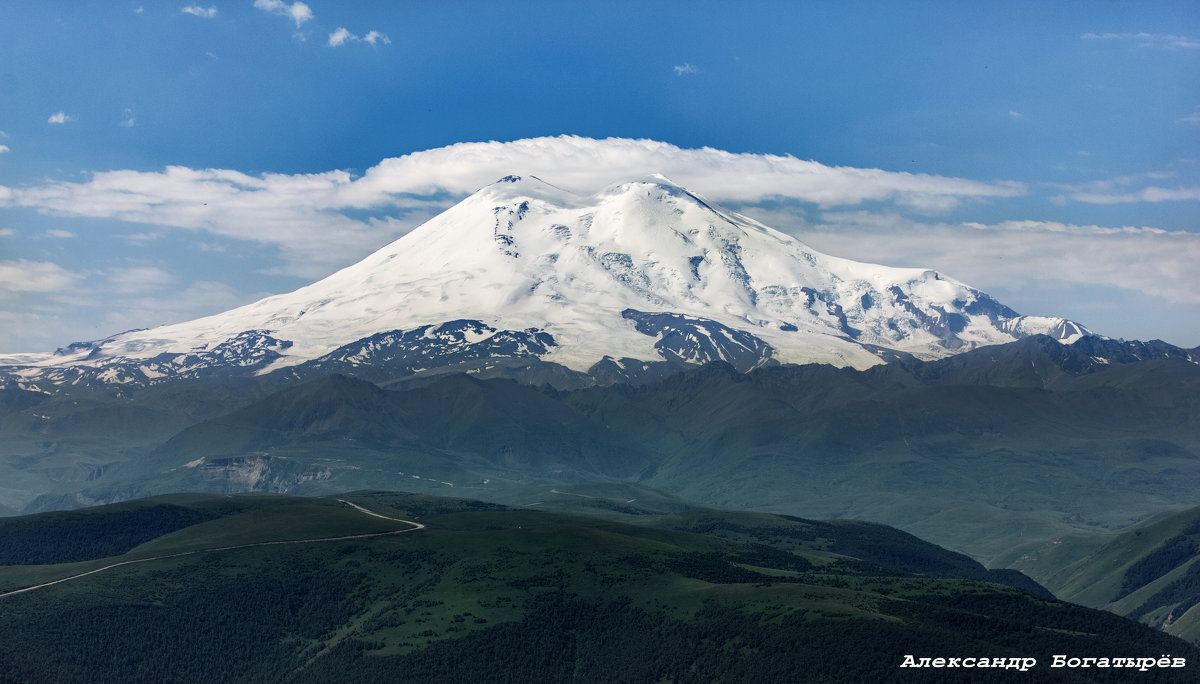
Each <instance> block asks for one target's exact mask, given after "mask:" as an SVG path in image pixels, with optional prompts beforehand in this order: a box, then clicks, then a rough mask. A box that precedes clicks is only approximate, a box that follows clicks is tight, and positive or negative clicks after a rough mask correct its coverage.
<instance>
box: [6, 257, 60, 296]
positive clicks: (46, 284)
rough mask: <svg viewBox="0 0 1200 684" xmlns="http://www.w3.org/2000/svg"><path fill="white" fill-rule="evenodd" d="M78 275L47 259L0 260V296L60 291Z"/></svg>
mask: <svg viewBox="0 0 1200 684" xmlns="http://www.w3.org/2000/svg"><path fill="white" fill-rule="evenodd" d="M78 278H79V275H78V274H76V273H72V272H71V271H68V270H67V269H65V268H63V267H61V266H59V265H58V264H55V263H51V262H49V261H28V260H25V259H17V260H15V261H0V296H3V295H5V294H6V293H13V292H38V293H48V292H61V291H63V290H69V289H70V288H71V287H73V286H74V285H75V281H76V280H77V279H78Z"/></svg>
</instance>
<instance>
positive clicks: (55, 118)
mask: <svg viewBox="0 0 1200 684" xmlns="http://www.w3.org/2000/svg"><path fill="white" fill-rule="evenodd" d="M74 120H75V117H73V116H67V114H66V112H61V111H60V112H55V113H53V114H51V115H50V118H48V119H46V123H49V124H65V123H67V122H68V121H74Z"/></svg>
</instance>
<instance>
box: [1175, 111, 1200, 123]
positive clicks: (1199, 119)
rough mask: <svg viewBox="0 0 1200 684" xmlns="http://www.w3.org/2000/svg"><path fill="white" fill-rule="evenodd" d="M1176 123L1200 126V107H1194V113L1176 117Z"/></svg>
mask: <svg viewBox="0 0 1200 684" xmlns="http://www.w3.org/2000/svg"><path fill="white" fill-rule="evenodd" d="M1175 123H1181V124H1189V125H1191V126H1200V107H1196V108H1194V109H1192V113H1191V114H1188V115H1186V116H1181V117H1179V118H1178V119H1175Z"/></svg>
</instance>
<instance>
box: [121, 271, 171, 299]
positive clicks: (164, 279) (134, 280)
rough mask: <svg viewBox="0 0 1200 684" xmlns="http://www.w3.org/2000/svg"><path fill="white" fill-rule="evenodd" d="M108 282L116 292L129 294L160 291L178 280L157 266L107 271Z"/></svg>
mask: <svg viewBox="0 0 1200 684" xmlns="http://www.w3.org/2000/svg"><path fill="white" fill-rule="evenodd" d="M108 281H109V283H110V284H111V285H112V287H113V289H114V290H115V291H116V292H119V293H122V294H131V293H147V292H155V291H158V290H162V289H164V288H166V287H170V286H172V285H174V284H175V283H176V282H178V279H177V278H176V277H175V276H174V275H172V274H170V273H168V272H167V271H165V270H163V269H161V268H158V267H157V266H130V267H125V268H114V269H111V270H109V272H108Z"/></svg>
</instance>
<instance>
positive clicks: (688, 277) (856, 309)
mask: <svg viewBox="0 0 1200 684" xmlns="http://www.w3.org/2000/svg"><path fill="white" fill-rule="evenodd" d="M1031 334H1049V335H1051V336H1054V337H1056V338H1057V339H1060V340H1062V341H1064V342H1072V341H1074V340H1076V339H1079V338H1080V337H1083V336H1085V335H1088V334H1090V332H1089V331H1088V330H1087V329H1085V328H1083V327H1082V326H1080V325H1078V324H1076V323H1073V322H1071V321H1065V320H1062V319H1052V318H1042V317H1025V316H1019V315H1018V314H1017V313H1016V312H1014V311H1012V310H1011V309H1009V308H1008V307H1005V306H1003V305H1002V304H1000V303H998V302H997V301H995V300H994V299H992V298H991V297H990V296H988V295H987V294H985V293H983V292H980V291H979V290H976V289H973V288H971V287H968V286H967V285H964V284H963V283H960V282H958V281H955V280H953V279H951V278H948V277H946V276H944V275H941V274H939V273H937V272H934V271H931V270H925V269H919V268H892V267H885V266H878V265H872V264H866V263H860V262H855V261H850V260H848V259H841V258H837V257H833V256H828V255H825V254H821V253H820V252H817V251H815V250H813V249H811V248H809V247H807V246H806V245H804V244H803V243H801V242H800V241H798V240H796V239H795V238H792V237H790V236H788V235H785V234H783V233H781V232H779V231H776V230H773V229H771V228H768V227H767V226H764V225H762V224H760V223H758V222H757V221H754V220H752V219H749V218H747V217H745V216H741V215H739V214H736V213H733V212H730V211H727V210H725V209H722V208H720V207H718V206H716V205H715V204H713V203H712V202H710V201H708V200H706V199H704V198H703V197H700V196H698V195H695V194H693V193H691V192H689V191H687V190H686V189H684V188H682V187H679V186H677V185H675V184H673V183H671V182H670V181H668V180H667V179H665V178H663V177H661V176H654V177H649V178H643V179H637V180H632V181H628V182H623V183H619V184H616V185H613V186H610V187H608V188H606V189H604V190H602V191H601V192H599V193H597V194H594V195H590V196H581V195H576V194H573V193H571V192H567V191H565V190H562V189H560V188H557V187H554V186H553V185H550V184H548V183H546V182H543V181H541V180H539V179H537V178H534V177H529V178H518V177H513V176H510V177H506V178H504V179H502V180H500V181H498V182H497V183H494V184H492V185H489V186H487V187H485V188H483V189H481V190H479V191H478V192H476V193H475V194H474V195H472V196H470V197H468V198H467V199H465V200H463V201H462V202H460V203H459V204H457V205H455V206H454V207H452V208H451V209H449V210H447V211H446V212H445V213H443V214H441V215H439V216H437V217H435V218H434V219H432V220H430V221H429V222H427V223H425V224H424V225H422V226H421V227H419V228H417V229H416V230H414V231H413V232H411V233H409V234H408V235H406V236H404V237H402V238H400V239H398V240H396V241H395V242H393V243H391V244H389V245H387V246H385V247H384V248H382V249H380V250H378V251H377V252H375V253H374V254H371V255H370V256H368V257H367V258H365V259H363V260H362V261H360V262H359V263H357V264H354V265H352V266H350V267H347V268H345V269H343V270H341V271H339V272H337V273H334V274H333V275H331V276H329V277H327V278H325V279H323V280H321V281H318V282H316V283H313V284H311V285H308V286H306V287H303V288H300V289H298V290H296V291H294V292H290V293H287V294H281V295H276V296H272V297H268V298H266V299H263V300H260V301H258V302H255V303H253V304H250V305H247V306H243V307H240V308H237V309H233V310H231V311H227V312H225V313H221V314H218V315H215V316H209V317H206V318H201V319H197V320H193V321H188V322H185V323H179V324H175V325H168V326H163V327H159V328H153V329H148V330H138V331H131V332H126V333H121V334H119V335H114V336H112V337H110V338H107V339H104V340H100V341H96V342H87V343H77V344H73V345H71V346H69V347H67V348H66V349H60V350H58V352H55V353H54V354H46V355H43V356H41V357H33V356H30V355H21V356H20V357H7V358H5V357H0V366H3V367H4V368H0V370H3V371H4V372H5V373H6V374H7V375H8V376H9V377H10V378H12V379H20V380H21V381H22V382H25V383H30V382H34V383H37V382H40V383H45V382H51V383H54V384H64V383H67V384H70V383H79V382H88V383H91V382H104V383H152V382H154V381H156V380H160V379H163V378H175V377H193V376H197V375H203V374H211V373H246V372H254V373H266V372H271V371H276V370H280V369H284V368H292V369H293V371H295V372H299V370H300V369H305V368H308V369H311V370H314V371H315V370H317V369H331V368H332V369H341V368H345V367H353V366H359V365H369V364H372V363H388V364H391V365H392V366H393V367H394V368H395V369H396V371H397V372H403V373H420V372H426V371H430V370H433V369H437V368H445V367H451V366H457V367H462V366H463V364H467V365H468V366H471V365H472V364H474V366H476V367H477V366H479V364H480V363H482V362H485V361H487V360H488V359H501V358H508V359H513V358H517V359H529V360H534V359H536V360H538V361H540V362H547V363H555V364H559V366H561V367H565V368H567V369H571V370H573V371H577V372H588V371H592V370H595V371H596V372H598V373H599V372H601V371H603V373H601V374H607V375H608V376H614V374H615V376H619V375H620V373H621V372H622V370H623V369H629V368H634V367H642V368H646V367H648V364H663V363H666V364H672V365H679V364H685V363H703V362H706V361H712V360H724V361H728V362H730V363H732V364H734V365H735V367H738V368H739V369H741V370H748V369H751V368H754V367H757V366H761V365H764V364H771V363H827V364H834V365H838V366H854V367H857V368H864V367H867V366H871V365H874V364H877V363H880V357H881V354H883V353H884V352H885V350H893V351H897V352H904V353H908V354H912V355H914V356H916V357H919V358H937V357H941V356H946V355H950V354H954V353H957V352H960V351H965V350H968V349H972V348H975V347H977V346H981V345H990V344H999V343H1004V342H1011V341H1013V340H1015V339H1018V338H1020V337H1025V336H1028V335H1031Z"/></svg>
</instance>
